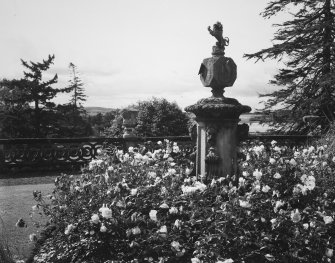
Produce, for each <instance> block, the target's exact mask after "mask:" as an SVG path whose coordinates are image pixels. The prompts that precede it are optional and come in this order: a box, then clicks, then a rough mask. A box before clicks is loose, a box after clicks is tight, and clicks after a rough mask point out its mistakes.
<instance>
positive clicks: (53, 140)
mask: <svg viewBox="0 0 335 263" xmlns="http://www.w3.org/2000/svg"><path fill="white" fill-rule="evenodd" d="M131 139H133V140H134V138H131ZM165 139H166V140H169V141H176V142H178V141H180V142H182V141H191V138H190V137H189V136H164V137H136V138H135V140H136V141H140V142H146V141H163V140H165ZM127 140H129V139H127V138H115V137H80V138H16V139H0V144H36V143H73V142H78V143H79V142H125V141H127Z"/></svg>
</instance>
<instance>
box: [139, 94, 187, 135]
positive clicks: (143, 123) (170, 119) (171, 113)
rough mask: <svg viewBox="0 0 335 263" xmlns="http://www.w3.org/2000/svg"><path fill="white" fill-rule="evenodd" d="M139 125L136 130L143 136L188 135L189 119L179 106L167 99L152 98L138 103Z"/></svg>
mask: <svg viewBox="0 0 335 263" xmlns="http://www.w3.org/2000/svg"><path fill="white" fill-rule="evenodd" d="M137 108H138V110H139V114H138V117H137V121H138V124H137V126H136V128H135V130H136V131H137V133H138V134H139V135H141V136H148V137H151V136H179V135H188V128H187V123H188V117H187V115H186V113H184V112H182V110H181V109H180V108H179V106H178V105H177V104H176V103H174V102H169V101H167V100H166V99H158V98H152V99H150V100H146V101H140V102H138V105H137Z"/></svg>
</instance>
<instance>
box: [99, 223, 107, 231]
mask: <svg viewBox="0 0 335 263" xmlns="http://www.w3.org/2000/svg"><path fill="white" fill-rule="evenodd" d="M106 231H107V227H106V226H105V225H104V224H101V227H100V232H102V233H105V232H106Z"/></svg>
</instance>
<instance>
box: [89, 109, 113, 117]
mask: <svg viewBox="0 0 335 263" xmlns="http://www.w3.org/2000/svg"><path fill="white" fill-rule="evenodd" d="M85 110H86V112H87V114H88V115H91V116H92V115H97V114H98V113H102V114H105V113H107V112H111V111H115V109H113V108H104V107H85Z"/></svg>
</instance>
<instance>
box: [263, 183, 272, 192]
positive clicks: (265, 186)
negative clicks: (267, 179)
mask: <svg viewBox="0 0 335 263" xmlns="http://www.w3.org/2000/svg"><path fill="white" fill-rule="evenodd" d="M270 189H271V188H270V186H268V185H264V186H263V188H262V192H263V193H267V192H269V191H270Z"/></svg>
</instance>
